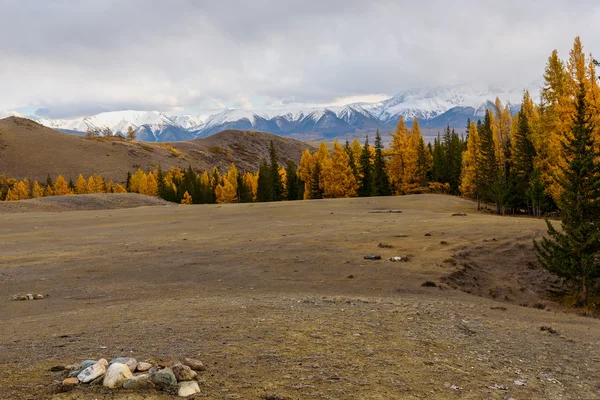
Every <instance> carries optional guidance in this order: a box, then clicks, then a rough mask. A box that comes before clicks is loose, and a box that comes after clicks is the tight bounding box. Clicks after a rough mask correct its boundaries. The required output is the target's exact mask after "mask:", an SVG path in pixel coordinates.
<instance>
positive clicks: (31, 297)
mask: <svg viewBox="0 0 600 400" xmlns="http://www.w3.org/2000/svg"><path fill="white" fill-rule="evenodd" d="M43 298H44V295H42V294H38V293H27V294H15V295H14V296H13V297H12V300H13V301H23V300H41V299H43Z"/></svg>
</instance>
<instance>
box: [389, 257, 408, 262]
mask: <svg viewBox="0 0 600 400" xmlns="http://www.w3.org/2000/svg"><path fill="white" fill-rule="evenodd" d="M388 260H389V261H391V262H402V261H408V256H395V257H391V258H388Z"/></svg>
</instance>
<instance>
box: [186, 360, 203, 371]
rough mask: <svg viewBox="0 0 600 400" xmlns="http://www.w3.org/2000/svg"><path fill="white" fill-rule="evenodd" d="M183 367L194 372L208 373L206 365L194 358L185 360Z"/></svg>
mask: <svg viewBox="0 0 600 400" xmlns="http://www.w3.org/2000/svg"><path fill="white" fill-rule="evenodd" d="M183 365H187V366H188V367H190V368H191V369H193V370H194V371H206V367H205V366H204V363H203V362H202V361H200V360H196V359H194V358H186V359H184V360H183Z"/></svg>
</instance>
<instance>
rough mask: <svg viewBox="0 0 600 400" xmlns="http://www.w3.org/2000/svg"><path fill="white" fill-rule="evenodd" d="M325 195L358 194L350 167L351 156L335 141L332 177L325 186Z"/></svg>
mask: <svg viewBox="0 0 600 400" xmlns="http://www.w3.org/2000/svg"><path fill="white" fill-rule="evenodd" d="M323 195H324V197H333V198H339V197H352V196H354V195H356V178H355V177H354V173H353V171H352V168H351V167H350V156H349V155H348V153H347V152H346V150H344V148H343V147H342V146H341V145H340V144H339V143H338V142H337V140H336V141H335V142H333V158H332V160H331V178H330V181H329V182H328V185H327V186H326V187H325V190H324V193H323Z"/></svg>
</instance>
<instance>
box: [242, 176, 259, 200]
mask: <svg viewBox="0 0 600 400" xmlns="http://www.w3.org/2000/svg"><path fill="white" fill-rule="evenodd" d="M244 184H245V185H246V187H248V188H250V190H251V192H252V201H256V193H257V191H258V173H254V174H253V173H251V172H246V173H245V174H244Z"/></svg>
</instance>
